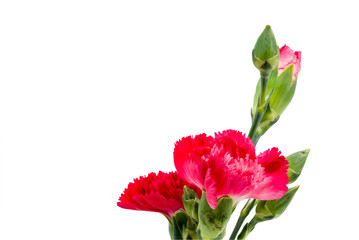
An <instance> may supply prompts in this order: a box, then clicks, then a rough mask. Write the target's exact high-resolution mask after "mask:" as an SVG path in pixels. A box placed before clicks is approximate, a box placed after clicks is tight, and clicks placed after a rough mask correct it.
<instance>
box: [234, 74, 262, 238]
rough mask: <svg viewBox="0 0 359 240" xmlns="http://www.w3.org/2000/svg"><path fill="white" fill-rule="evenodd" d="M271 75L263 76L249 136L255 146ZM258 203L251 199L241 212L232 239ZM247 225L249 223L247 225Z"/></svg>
mask: <svg viewBox="0 0 359 240" xmlns="http://www.w3.org/2000/svg"><path fill="white" fill-rule="evenodd" d="M268 78H269V76H261V78H260V79H261V92H260V95H259V100H258V104H257V110H256V113H255V114H254V118H253V121H252V126H251V129H250V130H249V133H248V137H249V138H250V139H251V140H252V142H253V144H254V146H255V145H257V142H258V140H259V138H260V137H261V136H259V135H257V134H256V131H257V128H258V127H259V124H260V123H261V120H262V117H263V115H264V112H265V97H266V89H267V83H268ZM256 204H257V201H256V200H255V199H249V200H248V201H247V203H246V205H245V206H244V208H243V209H242V211H241V214H240V216H239V218H238V220H237V223H236V226H235V227H234V229H233V231H232V234H231V236H230V238H229V239H230V240H234V239H235V238H236V236H237V234H238V231H239V229H240V228H241V226H242V224H243V222H244V220H245V219H246V217H247V216H248V214H249V213H250V212H251V211H252V209H253V208H254V206H255V205H256ZM246 226H247V225H246Z"/></svg>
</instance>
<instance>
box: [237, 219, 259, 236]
mask: <svg viewBox="0 0 359 240" xmlns="http://www.w3.org/2000/svg"><path fill="white" fill-rule="evenodd" d="M256 224H257V221H255V220H254V219H252V220H251V221H250V222H249V223H247V224H246V225H244V227H243V229H242V232H241V233H240V234H239V235H238V238H237V240H244V239H246V237H247V236H248V235H249V234H250V233H251V232H252V231H253V229H254V227H255V226H256Z"/></svg>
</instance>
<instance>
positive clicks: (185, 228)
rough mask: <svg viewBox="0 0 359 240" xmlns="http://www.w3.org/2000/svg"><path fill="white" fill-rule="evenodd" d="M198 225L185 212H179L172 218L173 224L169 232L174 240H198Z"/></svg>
mask: <svg viewBox="0 0 359 240" xmlns="http://www.w3.org/2000/svg"><path fill="white" fill-rule="evenodd" d="M196 230H197V225H196V224H195V222H194V221H193V219H192V218H191V217H190V216H189V215H188V214H187V213H186V212H185V211H183V210H178V211H177V212H176V213H175V214H174V215H173V216H172V224H170V227H169V231H170V236H171V239H173V240H177V239H180V240H189V239H197V233H196Z"/></svg>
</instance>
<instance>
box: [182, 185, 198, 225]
mask: <svg viewBox="0 0 359 240" xmlns="http://www.w3.org/2000/svg"><path fill="white" fill-rule="evenodd" d="M182 200H183V205H184V208H185V209H186V212H187V213H188V214H189V215H190V216H191V217H192V218H194V219H195V220H196V221H198V209H199V201H200V200H199V197H198V196H197V193H196V192H195V191H193V190H192V189H189V188H188V187H187V186H184V188H183V195H182Z"/></svg>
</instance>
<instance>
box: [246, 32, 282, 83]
mask: <svg viewBox="0 0 359 240" xmlns="http://www.w3.org/2000/svg"><path fill="white" fill-rule="evenodd" d="M252 60H253V64H254V66H255V67H256V68H258V69H259V70H260V72H261V75H262V76H266V77H268V76H269V74H270V73H271V71H272V70H273V69H275V68H277V66H278V62H279V48H278V46H277V42H276V40H275V37H274V34H273V32H272V29H271V27H270V26H269V25H267V26H266V28H265V29H264V31H263V32H262V34H261V35H260V36H259V37H258V39H257V42H256V44H255V46H254V49H253V52H252Z"/></svg>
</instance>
